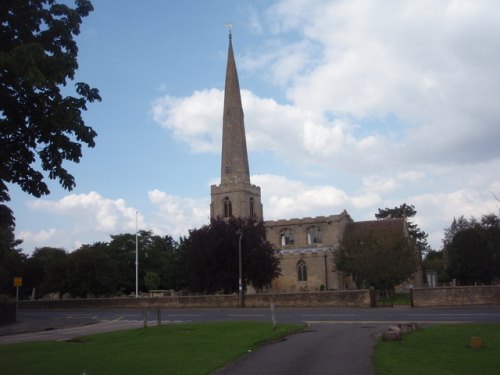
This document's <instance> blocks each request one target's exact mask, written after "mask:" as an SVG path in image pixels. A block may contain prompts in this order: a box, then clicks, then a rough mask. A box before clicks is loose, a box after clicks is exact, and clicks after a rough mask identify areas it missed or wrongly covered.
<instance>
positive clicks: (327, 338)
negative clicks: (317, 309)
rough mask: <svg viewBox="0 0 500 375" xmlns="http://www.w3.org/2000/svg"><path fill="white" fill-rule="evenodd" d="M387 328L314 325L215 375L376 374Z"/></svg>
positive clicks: (250, 355)
mask: <svg viewBox="0 0 500 375" xmlns="http://www.w3.org/2000/svg"><path fill="white" fill-rule="evenodd" d="M387 326H388V324H374V325H372V324H370V325H368V324H359V323H351V324H342V323H340V324H339V323H333V324H329V323H328V324H312V325H310V327H309V329H307V330H306V331H304V332H302V333H298V334H295V335H292V336H289V337H288V338H286V339H285V340H284V341H281V342H277V343H273V344H268V345H265V346H264V347H262V348H260V349H259V350H257V351H256V352H253V353H249V354H248V355H246V356H244V357H243V358H241V359H239V360H238V361H236V362H234V363H231V364H230V365H228V366H227V367H225V368H223V369H221V370H219V371H218V372H216V374H217V375H254V374H273V375H290V374H301V375H308V374H315V375H321V374H329V375H332V374H356V375H372V374H374V370H373V366H372V348H373V343H374V340H375V336H376V335H377V334H378V333H380V332H382V331H383V330H384V328H386V327H387Z"/></svg>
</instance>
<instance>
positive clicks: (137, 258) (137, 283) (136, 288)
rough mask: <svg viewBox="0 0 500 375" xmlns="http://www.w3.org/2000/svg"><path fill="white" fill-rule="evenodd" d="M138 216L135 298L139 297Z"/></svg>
mask: <svg viewBox="0 0 500 375" xmlns="http://www.w3.org/2000/svg"><path fill="white" fill-rule="evenodd" d="M137 214H138V212H137V211H135V298H137V297H139V233H138V230H137Z"/></svg>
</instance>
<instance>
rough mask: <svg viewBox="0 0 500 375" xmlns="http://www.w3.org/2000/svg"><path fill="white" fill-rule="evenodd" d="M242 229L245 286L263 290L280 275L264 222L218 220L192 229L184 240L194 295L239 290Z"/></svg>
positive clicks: (187, 276)
mask: <svg viewBox="0 0 500 375" xmlns="http://www.w3.org/2000/svg"><path fill="white" fill-rule="evenodd" d="M238 230H242V231H243V236H242V241H241V249H242V268H243V277H242V279H243V280H242V281H243V286H244V288H245V287H246V285H249V284H252V285H253V286H254V287H255V288H256V289H261V288H264V287H266V286H269V285H270V284H271V281H272V280H273V279H274V278H275V277H277V276H278V275H279V272H280V270H279V265H278V260H277V258H276V257H275V256H274V249H273V247H272V245H271V244H270V243H269V242H267V241H266V239H265V228H264V224H263V223H262V222H257V223H256V222H254V221H253V220H248V221H244V220H241V219H230V220H228V221H225V220H223V219H214V220H212V221H211V223H210V224H209V225H205V226H203V227H201V228H199V229H195V230H192V231H191V232H190V234H189V237H188V238H186V239H184V246H185V262H186V268H185V270H186V282H187V285H188V288H189V289H190V290H191V291H192V292H196V293H206V294H212V293H217V292H223V293H232V292H237V291H238V279H239V267H238V246H239V244H238V242H239V235H238V233H237V231H238Z"/></svg>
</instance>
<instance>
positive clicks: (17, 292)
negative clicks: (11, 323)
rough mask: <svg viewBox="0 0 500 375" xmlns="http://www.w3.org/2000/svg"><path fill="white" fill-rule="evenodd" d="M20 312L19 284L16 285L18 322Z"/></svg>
mask: <svg viewBox="0 0 500 375" xmlns="http://www.w3.org/2000/svg"><path fill="white" fill-rule="evenodd" d="M18 312H19V285H17V286H16V322H17V314H18Z"/></svg>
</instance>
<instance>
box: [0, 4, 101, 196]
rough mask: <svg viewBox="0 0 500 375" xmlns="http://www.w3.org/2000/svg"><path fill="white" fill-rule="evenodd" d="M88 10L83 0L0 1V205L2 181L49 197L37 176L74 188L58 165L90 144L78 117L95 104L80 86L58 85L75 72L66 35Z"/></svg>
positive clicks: (91, 92)
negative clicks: (72, 2) (65, 0)
mask: <svg viewBox="0 0 500 375" xmlns="http://www.w3.org/2000/svg"><path fill="white" fill-rule="evenodd" d="M92 10H93V7H92V4H91V3H90V1H88V0H76V7H75V8H74V9H73V8H71V7H69V6H68V5H65V4H60V3H58V2H57V1H56V0H2V1H0V202H2V201H8V200H9V194H8V187H7V183H12V184H17V185H19V186H20V187H21V189H22V190H23V191H25V192H27V193H29V194H32V195H34V196H35V197H40V196H42V195H45V194H49V193H50V191H49V189H48V187H47V184H46V183H45V181H44V178H45V176H44V174H43V173H42V171H45V172H47V174H48V177H49V178H50V179H57V180H58V181H59V183H60V184H61V185H62V186H63V188H65V189H68V190H71V189H72V188H73V187H74V186H75V179H74V177H73V176H72V175H71V174H70V173H69V172H68V171H67V170H66V167H65V166H64V161H72V162H79V161H80V158H81V156H82V144H85V145H87V146H89V147H93V146H94V138H95V137H96V132H95V131H94V130H93V129H92V128H91V127H89V126H86V125H85V123H84V121H83V119H82V111H85V110H86V109H87V103H88V102H93V101H95V100H101V98H100V96H99V92H98V90H97V89H94V88H91V87H90V86H89V85H88V84H86V83H83V82H77V83H76V84H75V90H74V91H75V92H74V94H73V95H71V92H70V89H69V88H64V86H66V84H67V83H69V82H70V81H72V80H73V79H74V77H75V71H76V69H77V68H78V63H77V54H78V48H77V45H76V42H75V40H74V37H75V36H76V35H78V34H79V33H80V24H81V23H82V18H83V17H86V16H87V15H88V14H89V13H90V12H91V11H92ZM68 93H69V94H68Z"/></svg>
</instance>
